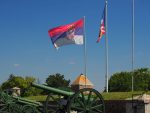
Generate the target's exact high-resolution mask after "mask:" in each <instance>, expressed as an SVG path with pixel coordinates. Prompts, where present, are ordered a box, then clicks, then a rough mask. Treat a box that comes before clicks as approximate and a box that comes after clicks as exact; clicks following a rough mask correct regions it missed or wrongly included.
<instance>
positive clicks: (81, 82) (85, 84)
mask: <svg viewBox="0 0 150 113" xmlns="http://www.w3.org/2000/svg"><path fill="white" fill-rule="evenodd" d="M93 86H94V85H93V84H92V83H91V82H90V81H89V80H88V78H87V77H86V76H85V75H83V74H80V75H79V76H78V77H77V78H76V79H75V80H74V81H73V83H72V84H71V88H72V90H73V91H75V92H77V91H78V90H80V89H83V88H93Z"/></svg>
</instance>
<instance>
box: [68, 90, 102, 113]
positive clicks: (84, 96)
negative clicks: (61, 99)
mask: <svg viewBox="0 0 150 113" xmlns="http://www.w3.org/2000/svg"><path fill="white" fill-rule="evenodd" d="M72 111H75V112H77V113H105V104H104V100H103V97H102V95H101V94H100V93H99V92H98V91H96V90H95V89H91V88H84V89H81V90H79V91H78V92H77V93H75V94H74V95H73V96H72V97H70V99H69V100H68V104H67V113H71V112H72Z"/></svg>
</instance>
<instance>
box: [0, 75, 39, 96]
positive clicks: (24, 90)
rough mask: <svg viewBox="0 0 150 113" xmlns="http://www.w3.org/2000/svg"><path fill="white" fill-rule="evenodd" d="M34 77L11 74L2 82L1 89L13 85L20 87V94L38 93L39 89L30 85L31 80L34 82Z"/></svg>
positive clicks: (9, 87)
mask: <svg viewBox="0 0 150 113" xmlns="http://www.w3.org/2000/svg"><path fill="white" fill-rule="evenodd" d="M35 80H36V79H35V78H34V77H29V76H27V77H25V78H23V77H21V76H16V75H14V74H11V75H10V76H9V78H8V80H7V81H5V82H3V83H2V86H1V88H2V90H7V89H11V88H13V87H19V88H21V96H31V95H38V94H40V92H41V91H40V90H39V89H37V88H34V87H31V85H30V84H31V82H34V81H35Z"/></svg>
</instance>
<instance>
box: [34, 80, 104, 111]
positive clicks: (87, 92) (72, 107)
mask: <svg viewBox="0 0 150 113" xmlns="http://www.w3.org/2000/svg"><path fill="white" fill-rule="evenodd" d="M31 85H32V86H33V87H36V88H39V89H43V90H46V91H48V92H49V94H48V95H47V98H46V100H45V105H44V113H72V112H73V113H105V104H104V100H103V97H102V95H101V94H100V93H99V92H98V91H97V90H95V89H92V88H84V89H80V90H79V91H78V92H73V91H64V90H60V89H56V88H53V87H49V86H45V85H41V84H37V83H32V84H31Z"/></svg>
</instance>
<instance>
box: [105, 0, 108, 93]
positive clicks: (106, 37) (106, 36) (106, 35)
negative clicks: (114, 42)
mask: <svg viewBox="0 0 150 113" xmlns="http://www.w3.org/2000/svg"><path fill="white" fill-rule="evenodd" d="M105 5H106V6H105V39H106V41H105V46H106V53H105V54H106V76H105V77H106V78H105V79H106V92H108V34H107V33H108V32H107V0H105Z"/></svg>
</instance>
